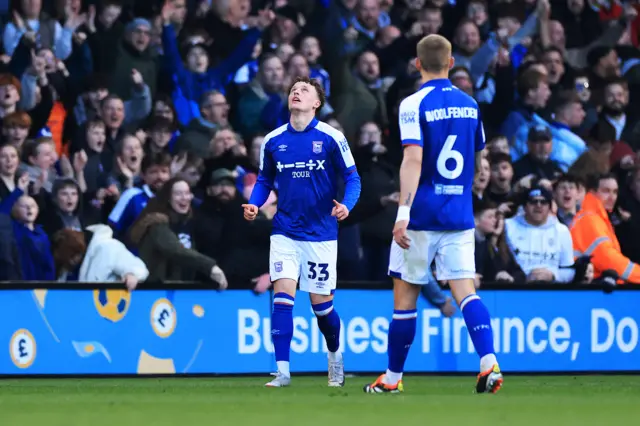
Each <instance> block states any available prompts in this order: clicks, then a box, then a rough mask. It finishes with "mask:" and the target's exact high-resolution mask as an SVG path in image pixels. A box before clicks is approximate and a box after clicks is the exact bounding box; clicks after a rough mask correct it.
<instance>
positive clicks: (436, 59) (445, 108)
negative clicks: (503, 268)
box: [364, 35, 502, 393]
mask: <svg viewBox="0 0 640 426" xmlns="http://www.w3.org/2000/svg"><path fill="white" fill-rule="evenodd" d="M417 56H418V57H417V59H416V66H417V68H418V69H419V70H420V74H421V76H422V83H423V84H422V87H421V88H420V89H419V90H418V91H417V92H416V93H414V94H413V95H411V96H409V97H407V98H406V99H404V100H403V101H402V103H401V104H400V111H399V119H400V136H401V138H402V145H403V146H404V158H403V161H402V166H401V168H400V203H401V205H400V206H399V207H398V216H397V218H396V224H395V226H394V228H393V240H394V241H393V242H392V245H391V255H390V259H389V275H390V276H391V277H393V285H394V291H393V294H394V311H393V320H392V321H391V325H390V326H389V345H388V356H389V364H388V369H387V371H386V373H385V374H382V375H381V376H380V377H378V379H377V380H376V381H375V382H373V383H371V384H368V385H366V386H365V387H364V391H365V392H369V393H383V392H393V393H395V392H402V391H403V384H402V371H403V369H404V363H405V360H406V358H407V354H408V353H409V348H410V347H411V344H412V343H413V338H414V336H415V332H416V318H417V316H418V312H417V310H416V301H417V299H418V295H419V294H420V286H421V285H423V284H426V283H427V282H428V276H429V275H428V270H429V268H430V266H431V263H432V262H433V260H434V259H435V262H436V275H437V278H438V280H440V281H446V282H448V283H449V286H450V287H451V293H452V294H453V297H454V298H455V299H456V302H458V305H459V306H460V310H461V311H462V315H463V316H464V320H465V323H466V325H467V330H468V331H469V334H470V336H471V340H472V341H473V345H474V347H475V349H476V352H477V353H478V355H479V356H480V374H479V375H478V380H477V383H476V391H477V392H479V393H481V392H492V393H495V392H497V391H498V389H500V386H501V385H502V374H501V372H500V368H499V367H498V362H497V360H496V356H495V353H494V347H493V334H492V330H491V318H490V316H489V312H488V311H487V308H486V307H485V305H484V304H483V303H482V300H480V297H479V296H478V295H477V294H476V292H475V286H474V277H475V273H476V269H475V263H474V250H475V243H474V221H473V207H472V195H471V187H472V184H473V179H474V173H475V172H477V171H478V170H479V169H480V167H479V164H480V161H481V159H482V150H483V149H484V145H485V137H484V130H483V127H482V121H481V120H480V116H479V112H478V104H477V103H476V101H475V100H474V99H473V98H472V97H470V96H468V95H467V94H465V93H464V92H462V91H460V90H458V89H457V88H456V87H454V86H453V85H452V84H451V82H450V81H449V79H448V73H449V69H450V68H451V67H453V63H454V61H453V58H452V57H451V43H449V41H447V39H445V38H444V37H441V36H439V35H429V36H427V37H425V38H423V39H422V40H421V41H420V42H419V43H418V47H417Z"/></svg>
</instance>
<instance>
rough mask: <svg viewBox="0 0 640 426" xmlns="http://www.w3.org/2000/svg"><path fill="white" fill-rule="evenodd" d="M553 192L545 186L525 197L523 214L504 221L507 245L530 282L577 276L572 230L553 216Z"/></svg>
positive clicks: (559, 280)
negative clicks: (574, 266) (574, 267)
mask: <svg viewBox="0 0 640 426" xmlns="http://www.w3.org/2000/svg"><path fill="white" fill-rule="evenodd" d="M552 200H553V196H552V194H551V192H550V191H549V190H548V189H547V188H544V187H542V186H539V185H538V186H534V187H532V188H531V189H530V190H529V191H528V192H527V194H526V201H525V206H524V213H523V214H518V215H516V216H514V217H512V218H510V219H507V220H505V235H506V240H507V244H508V246H509V249H510V250H511V253H513V256H514V257H515V259H516V262H517V263H518V265H519V266H520V268H521V269H522V271H523V272H524V273H525V274H526V276H527V280H528V281H558V282H563V283H568V282H571V281H572V280H573V278H574V276H575V269H573V268H572V266H573V263H574V262H573V243H572V241H571V233H570V232H569V229H568V228H567V227H566V226H565V225H563V224H562V223H560V222H559V221H558V219H557V218H556V217H555V216H553V215H551V202H552Z"/></svg>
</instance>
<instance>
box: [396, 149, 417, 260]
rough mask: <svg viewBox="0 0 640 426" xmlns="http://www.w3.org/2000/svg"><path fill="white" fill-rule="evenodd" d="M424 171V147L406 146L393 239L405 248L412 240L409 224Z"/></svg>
mask: <svg viewBox="0 0 640 426" xmlns="http://www.w3.org/2000/svg"><path fill="white" fill-rule="evenodd" d="M421 171H422V147H421V146H417V145H408V146H406V147H405V148H404V157H403V159H402V165H401V166H400V202H401V204H400V206H399V207H398V217H397V218H396V224H395V226H394V227H393V239H394V240H395V242H396V243H397V244H398V245H399V246H400V247H402V248H403V249H408V248H409V245H410V243H411V240H410V239H409V237H408V236H407V226H409V217H410V211H411V205H412V204H413V199H414V197H415V194H416V191H417V190H418V183H419V182H420V173H421Z"/></svg>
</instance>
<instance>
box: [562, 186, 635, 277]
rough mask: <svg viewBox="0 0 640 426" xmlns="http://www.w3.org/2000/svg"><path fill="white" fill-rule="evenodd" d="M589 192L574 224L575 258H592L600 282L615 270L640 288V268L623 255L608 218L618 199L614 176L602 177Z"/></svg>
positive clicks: (572, 232)
mask: <svg viewBox="0 0 640 426" xmlns="http://www.w3.org/2000/svg"><path fill="white" fill-rule="evenodd" d="M588 189H589V192H587V195H586V196H585V197H584V201H583V203H582V208H581V209H580V211H579V212H578V214H577V215H576V217H575V218H574V219H573V222H572V223H571V237H572V238H573V250H574V256H575V257H576V258H578V257H581V256H592V258H591V263H592V264H593V267H594V272H595V273H594V276H595V277H596V278H598V277H600V275H602V272H603V271H606V270H607V269H613V270H615V271H616V272H617V273H618V276H619V277H620V279H621V280H623V281H626V282H630V283H634V284H640V265H638V264H637V263H633V262H632V261H630V260H629V258H628V257H626V256H625V255H623V254H622V251H621V250H620V243H618V238H617V237H616V234H615V232H614V229H613V225H612V224H611V221H610V220H609V215H608V214H607V212H610V211H612V210H613V207H614V206H615V204H616V200H617V199H618V182H617V181H616V179H615V177H614V176H613V175H610V174H607V175H601V176H598V177H595V178H594V179H593V181H592V182H589V187H588Z"/></svg>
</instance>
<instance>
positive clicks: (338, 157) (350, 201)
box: [331, 132, 361, 211]
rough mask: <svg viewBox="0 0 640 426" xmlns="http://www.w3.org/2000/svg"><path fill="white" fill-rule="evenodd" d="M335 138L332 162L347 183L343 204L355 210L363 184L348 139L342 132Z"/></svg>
mask: <svg viewBox="0 0 640 426" xmlns="http://www.w3.org/2000/svg"><path fill="white" fill-rule="evenodd" d="M333 138H334V142H335V144H334V147H333V150H332V151H331V155H332V160H333V162H335V163H336V164H338V167H339V168H340V170H341V171H342V176H343V178H344V181H345V189H344V197H343V198H342V204H344V205H345V206H346V207H347V209H348V210H349V211H351V210H353V208H354V207H355V205H356V203H357V202H358V198H360V191H361V183H360V176H359V175H358V171H357V170H356V163H355V161H354V159H353V154H351V149H350V148H349V142H347V138H345V137H344V135H343V134H342V133H340V132H337V133H336V135H335V136H334V137H333Z"/></svg>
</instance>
